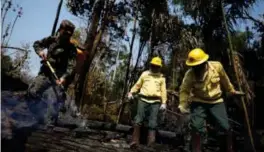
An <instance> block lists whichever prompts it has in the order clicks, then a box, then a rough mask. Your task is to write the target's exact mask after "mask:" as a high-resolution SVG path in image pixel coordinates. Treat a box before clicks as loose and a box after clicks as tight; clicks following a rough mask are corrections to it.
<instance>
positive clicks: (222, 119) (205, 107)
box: [190, 102, 230, 134]
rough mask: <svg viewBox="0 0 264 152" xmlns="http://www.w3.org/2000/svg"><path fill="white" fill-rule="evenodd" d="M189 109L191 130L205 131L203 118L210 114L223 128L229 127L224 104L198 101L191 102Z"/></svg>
mask: <svg viewBox="0 0 264 152" xmlns="http://www.w3.org/2000/svg"><path fill="white" fill-rule="evenodd" d="M190 110H191V128H192V131H193V132H197V133H200V134H204V133H205V131H206V128H205V120H206V119H207V118H208V115H209V114H210V115H211V116H212V118H213V119H215V120H216V122H217V123H218V125H220V127H221V128H222V129H223V130H224V131H228V130H229V129H230V126H229V122H228V117H227V112H226V108H225V104H224V103H223V102H222V103H216V104H207V103H200V102H192V103H191V106H190Z"/></svg>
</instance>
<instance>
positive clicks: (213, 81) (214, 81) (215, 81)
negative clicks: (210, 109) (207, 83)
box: [211, 77, 220, 84]
mask: <svg viewBox="0 0 264 152" xmlns="http://www.w3.org/2000/svg"><path fill="white" fill-rule="evenodd" d="M219 81H220V78H219V77H213V78H212V79H211V83H213V84H215V83H218V82H219Z"/></svg>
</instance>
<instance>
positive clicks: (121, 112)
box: [117, 10, 138, 123]
mask: <svg viewBox="0 0 264 152" xmlns="http://www.w3.org/2000/svg"><path fill="white" fill-rule="evenodd" d="M137 20H138V10H137V12H136V16H135V19H134V25H133V36H132V41H131V44H130V52H129V57H128V61H127V70H126V78H125V83H124V90H123V95H122V99H121V101H122V103H123V100H124V99H125V96H126V93H127V82H128V79H129V67H130V61H131V58H132V52H133V45H134V41H135V37H136V27H137ZM122 105H123V104H122ZM123 110H124V107H123V106H122V107H121V108H120V110H119V113H118V118H117V123H118V122H119V120H120V116H121V115H122V114H123Z"/></svg>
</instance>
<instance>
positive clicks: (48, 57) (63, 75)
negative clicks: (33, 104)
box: [28, 20, 77, 125]
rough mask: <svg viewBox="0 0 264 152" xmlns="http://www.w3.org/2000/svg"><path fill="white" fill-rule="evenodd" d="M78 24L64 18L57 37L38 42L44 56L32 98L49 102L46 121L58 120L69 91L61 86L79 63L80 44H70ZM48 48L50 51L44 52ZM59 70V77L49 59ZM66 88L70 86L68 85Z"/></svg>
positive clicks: (36, 50) (36, 45) (37, 44)
mask: <svg viewBox="0 0 264 152" xmlns="http://www.w3.org/2000/svg"><path fill="white" fill-rule="evenodd" d="M74 30H75V25H74V24H73V23H72V22H70V21H69V20H63V21H62V22H61V24H60V26H59V29H58V32H57V34H56V36H49V37H45V38H43V39H42V40H38V41H35V42H34V44H33V48H34V49H35V52H36V53H37V55H38V56H39V57H40V58H41V59H42V61H41V63H42V65H41V67H40V71H39V73H38V75H37V76H36V77H35V79H34V80H33V82H32V83H31V84H30V86H29V88H28V96H29V97H30V98H31V99H35V100H38V101H43V102H47V105H48V108H47V109H48V111H47V112H46V114H45V116H44V118H43V119H44V122H43V123H45V124H51V125H53V124H54V123H56V121H57V118H58V113H59V103H64V100H65V96H66V95H65V92H64V90H62V89H61V88H60V87H59V85H63V86H67V85H66V84H69V83H70V82H67V79H68V77H69V76H70V75H71V74H72V72H73V71H74V68H75V66H76V54H77V50H76V47H75V46H74V45H73V44H72V43H70V38H71V36H72V34H73V32H74ZM44 49H47V54H46V53H45V52H44ZM46 61H49V63H50V64H51V66H52V67H53V68H54V69H55V73H56V75H57V76H58V78H59V79H58V80H55V78H54V77H53V75H52V72H51V70H50V69H49V67H48V66H47V62H46ZM65 90H66V88H65Z"/></svg>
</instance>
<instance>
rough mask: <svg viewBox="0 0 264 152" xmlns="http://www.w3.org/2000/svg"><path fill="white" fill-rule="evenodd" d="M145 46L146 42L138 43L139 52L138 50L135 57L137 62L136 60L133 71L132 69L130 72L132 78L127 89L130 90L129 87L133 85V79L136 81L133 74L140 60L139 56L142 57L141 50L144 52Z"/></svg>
mask: <svg viewBox="0 0 264 152" xmlns="http://www.w3.org/2000/svg"><path fill="white" fill-rule="evenodd" d="M145 45H146V41H143V42H141V43H140V46H139V50H138V55H137V60H136V64H135V67H134V69H133V70H132V72H131V74H132V76H131V78H130V79H129V85H128V88H130V87H131V85H133V83H134V82H135V79H136V76H135V74H136V70H137V66H138V63H139V59H140V57H141V55H142V52H143V50H144V47H145Z"/></svg>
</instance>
